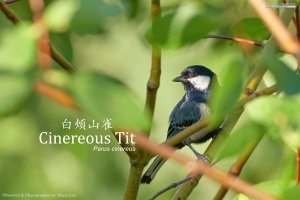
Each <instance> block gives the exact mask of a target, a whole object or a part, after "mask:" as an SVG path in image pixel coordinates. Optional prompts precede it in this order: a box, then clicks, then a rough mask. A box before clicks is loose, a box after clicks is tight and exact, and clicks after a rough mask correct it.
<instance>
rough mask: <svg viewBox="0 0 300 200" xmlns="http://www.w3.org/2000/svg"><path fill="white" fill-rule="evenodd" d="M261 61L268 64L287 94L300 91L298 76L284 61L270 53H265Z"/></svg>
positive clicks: (299, 78)
mask: <svg viewBox="0 0 300 200" xmlns="http://www.w3.org/2000/svg"><path fill="white" fill-rule="evenodd" d="M262 61H263V62H264V63H265V64H266V65H267V66H268V68H269V69H270V71H271V72H272V74H273V75H274V77H275V79H276V81H277V83H278V86H279V88H280V89H281V90H282V91H284V92H285V93H286V94H288V95H294V94H297V93H299V92H300V87H299V85H300V76H299V75H298V74H296V72H294V71H292V70H291V69H290V68H289V67H288V66H287V65H286V64H285V63H284V62H282V61H280V60H279V59H278V58H277V57H276V56H275V55H274V54H271V53H266V54H265V56H264V57H263V58H262Z"/></svg>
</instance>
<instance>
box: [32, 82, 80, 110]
mask: <svg viewBox="0 0 300 200" xmlns="http://www.w3.org/2000/svg"><path fill="white" fill-rule="evenodd" d="M35 90H36V91H37V92H38V93H40V94H41V95H43V96H46V97H48V98H49V99H51V100H53V101H55V102H57V103H59V104H61V105H63V106H65V107H67V108H72V109H78V107H77V106H76V103H75V101H74V100H73V98H72V97H71V96H70V95H69V94H67V93H65V92H63V91H61V90H59V89H58V88H56V87H54V86H51V85H48V84H46V83H43V82H41V81H37V82H36V84H35Z"/></svg>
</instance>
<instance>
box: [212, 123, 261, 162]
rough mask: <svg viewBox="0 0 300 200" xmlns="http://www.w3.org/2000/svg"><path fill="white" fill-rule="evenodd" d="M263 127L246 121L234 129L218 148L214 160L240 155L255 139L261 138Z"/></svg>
mask: <svg viewBox="0 0 300 200" xmlns="http://www.w3.org/2000/svg"><path fill="white" fill-rule="evenodd" d="M263 131H264V129H263V128H262V127H261V126H260V125H259V124H256V123H253V122H248V123H246V124H244V125H242V126H241V127H239V128H238V129H237V130H235V131H234V132H233V133H232V134H231V135H230V136H229V137H228V138H227V139H226V140H225V142H224V143H223V144H222V145H221V147H219V148H218V151H217V153H216V156H215V160H221V159H223V158H227V157H230V156H234V155H240V154H241V153H243V152H244V151H245V150H246V149H247V148H248V147H249V146H251V145H253V143H254V142H255V141H257V139H259V138H261V137H262V135H263Z"/></svg>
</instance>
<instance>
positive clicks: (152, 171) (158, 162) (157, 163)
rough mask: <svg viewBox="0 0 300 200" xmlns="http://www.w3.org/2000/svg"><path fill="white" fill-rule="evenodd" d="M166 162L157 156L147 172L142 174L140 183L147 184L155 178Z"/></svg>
mask: <svg viewBox="0 0 300 200" xmlns="http://www.w3.org/2000/svg"><path fill="white" fill-rule="evenodd" d="M165 162H166V160H165V159H162V158H161V157H159V156H157V157H156V158H155V160H154V161H153V163H152V164H151V165H150V167H149V168H148V169H147V171H146V172H145V173H144V175H143V176H142V179H141V183H142V184H144V183H146V184H149V183H150V182H151V181H152V180H153V178H154V177H155V175H156V173H157V172H158V170H159V169H160V168H161V167H162V166H163V164H164V163H165Z"/></svg>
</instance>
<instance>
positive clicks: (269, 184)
mask: <svg viewBox="0 0 300 200" xmlns="http://www.w3.org/2000/svg"><path fill="white" fill-rule="evenodd" d="M294 184H295V183H294V181H287V180H271V181H266V182H261V183H259V184H256V185H255V186H256V187H257V188H258V189H260V190H262V191H264V192H266V193H268V194H270V195H273V196H278V197H279V196H282V195H283V193H284V192H285V191H286V190H288V189H289V188H291V187H292V186H293V185H294ZM282 199H283V200H294V199H287V198H282ZM298 199H299V196H298ZM233 200H254V199H253V198H249V197H247V196H246V195H244V194H239V195H237V196H236V197H235V198H234V199H233ZM295 200H296V199H295Z"/></svg>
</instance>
